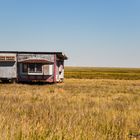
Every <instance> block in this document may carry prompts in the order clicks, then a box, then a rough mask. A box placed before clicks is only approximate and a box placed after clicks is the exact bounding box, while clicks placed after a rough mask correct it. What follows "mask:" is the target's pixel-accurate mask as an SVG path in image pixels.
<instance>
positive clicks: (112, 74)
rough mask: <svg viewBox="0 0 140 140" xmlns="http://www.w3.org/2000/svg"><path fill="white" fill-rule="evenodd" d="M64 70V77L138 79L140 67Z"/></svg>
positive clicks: (139, 77)
mask: <svg viewBox="0 0 140 140" xmlns="http://www.w3.org/2000/svg"><path fill="white" fill-rule="evenodd" d="M65 70H66V71H65V77H66V78H78V79H85V78H86V79H119V80H122V79H124V80H138V79H140V68H94V67H93V68H90V67H89V68H87V67H66V68H65Z"/></svg>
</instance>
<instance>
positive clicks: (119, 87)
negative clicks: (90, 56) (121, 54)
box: [0, 68, 140, 140]
mask: <svg viewBox="0 0 140 140" xmlns="http://www.w3.org/2000/svg"><path fill="white" fill-rule="evenodd" d="M79 69H80V70H81V71H82V69H83V68H79ZM70 71H72V72H73V73H74V72H75V73H76V74H77V77H76V76H75V77H73V76H72V75H70V74H71V73H72V72H70ZM83 71H87V75H88V74H89V75H92V77H90V78H89V77H86V76H85V75H84V74H85V73H86V72H84V74H83V73H82V72H81V73H79V72H77V68H75V69H74V68H71V70H70V68H66V77H67V78H66V79H65V82H64V83H61V84H53V85H37V84H32V85H28V84H0V139H1V140H130V138H131V137H133V138H138V136H139V134H140V80H136V79H140V78H139V77H137V75H140V74H139V73H138V72H137V71H140V70H139V69H131V70H130V69H129V72H128V70H127V72H125V73H124V69H122V71H121V69H119V72H118V70H117V72H116V69H114V70H113V69H112V70H111V72H110V73H113V71H114V73H113V77H115V73H117V74H116V75H117V76H118V73H124V75H125V77H123V76H122V78H120V75H119V77H118V78H116V77H117V76H116V77H115V78H113V77H112V75H111V76H110V75H107V72H105V71H103V69H100V72H99V73H98V72H97V71H99V70H97V71H96V76H98V75H97V74H99V75H100V77H99V76H98V78H97V77H94V76H93V75H94V72H93V68H91V70H90V68H88V69H86V68H84V69H83ZM89 71H90V72H89ZM73 73H72V74H73ZM105 73H106V75H107V76H108V77H104V76H103V77H101V75H104V74H105ZM78 74H80V76H81V77H79V76H78ZM82 74H83V75H82ZM73 75H74V74H73ZM129 75H130V77H129ZM132 75H135V78H134V77H133V76H132ZM109 77H110V78H109ZM126 77H127V78H126ZM120 79H122V80H120ZM128 79H129V80H128ZM134 79H135V80H134Z"/></svg>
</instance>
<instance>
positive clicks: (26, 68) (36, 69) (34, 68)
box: [22, 63, 42, 73]
mask: <svg viewBox="0 0 140 140" xmlns="http://www.w3.org/2000/svg"><path fill="white" fill-rule="evenodd" d="M22 72H23V73H42V64H34V63H32V64H22Z"/></svg>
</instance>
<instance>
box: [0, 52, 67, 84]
mask: <svg viewBox="0 0 140 140" xmlns="http://www.w3.org/2000/svg"><path fill="white" fill-rule="evenodd" d="M64 60H67V56H66V55H65V54H63V53H62V52H16V51H0V81H2V82H5V81H12V82H48V83H55V82H63V80H64Z"/></svg>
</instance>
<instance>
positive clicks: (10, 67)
mask: <svg viewBox="0 0 140 140" xmlns="http://www.w3.org/2000/svg"><path fill="white" fill-rule="evenodd" d="M0 56H1V57H2V56H3V57H5V58H10V57H13V58H15V60H8V59H5V60H3V61H0V78H1V79H13V78H16V77H17V62H16V54H9V53H3V54H0Z"/></svg>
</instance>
